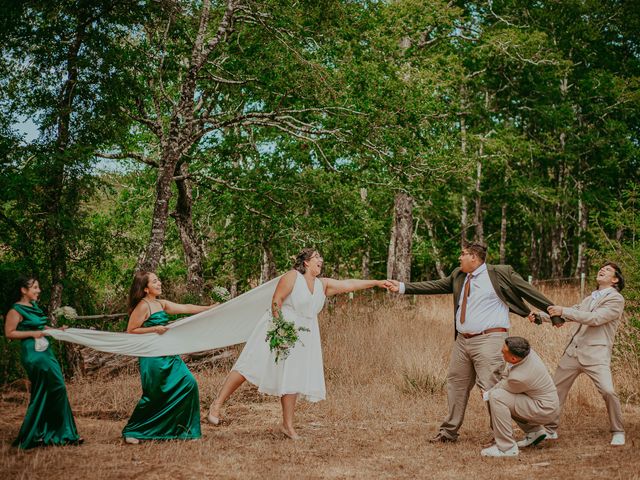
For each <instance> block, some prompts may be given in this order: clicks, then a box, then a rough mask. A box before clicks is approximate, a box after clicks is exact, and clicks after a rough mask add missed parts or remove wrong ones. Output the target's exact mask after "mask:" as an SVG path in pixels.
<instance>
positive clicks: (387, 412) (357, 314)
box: [0, 288, 640, 480]
mask: <svg viewBox="0 0 640 480" xmlns="http://www.w3.org/2000/svg"><path fill="white" fill-rule="evenodd" d="M548 293H549V294H550V295H551V297H552V298H554V299H556V301H558V303H561V304H571V303H574V302H575V300H577V296H578V295H577V292H576V291H575V290H574V289H571V288H563V289H557V290H554V291H550V292H548ZM342 301H344V300H342ZM451 303H452V302H451V298H450V297H447V296H442V297H419V298H418V299H417V303H416V305H409V304H407V303H404V302H398V303H395V302H393V301H390V300H389V299H388V298H385V297H382V296H376V297H375V298H374V299H373V300H372V299H370V298H368V297H366V296H361V297H359V298H357V299H356V301H354V302H352V303H349V304H341V303H339V304H338V305H336V306H335V309H327V311H325V312H324V313H323V315H322V316H321V319H320V321H321V328H322V336H323V345H324V355H325V374H326V380H327V395H328V398H327V400H326V401H324V402H320V403H317V404H307V403H301V404H299V408H298V410H297V414H296V423H297V427H298V432H299V433H300V434H301V435H302V436H303V439H302V440H300V441H298V442H292V441H290V440H286V439H285V438H284V437H283V436H282V435H280V434H278V433H275V430H274V427H275V426H276V424H277V423H278V421H279V419H280V406H279V402H278V400H277V399H274V398H272V397H266V396H262V395H260V394H258V393H257V392H256V390H255V389H254V388H253V387H251V386H243V387H242V388H241V389H240V390H239V391H238V392H236V394H235V395H234V397H232V399H231V400H230V402H229V403H228V405H227V408H226V410H225V412H224V415H225V418H226V419H227V424H226V425H224V426H221V427H213V426H209V425H207V424H206V423H205V424H203V438H202V440H199V441H189V442H179V441H169V442H147V443H144V444H141V445H138V446H129V445H124V444H123V442H122V440H121V438H120V431H121V429H122V427H123V426H124V424H125V423H126V420H127V418H128V416H129V415H130V414H131V412H132V410H133V407H134V406H135V404H136V402H137V400H138V397H139V395H140V386H139V378H138V376H137V374H136V373H135V372H130V373H127V374H123V375H120V376H119V377H117V378H111V379H109V378H88V379H83V380H79V381H74V382H70V383H69V384H68V389H69V396H70V400H71V403H72V406H73V410H74V413H75V415H76V421H77V424H78V428H79V430H80V433H81V434H82V435H83V436H84V438H85V440H86V442H85V444H84V445H82V446H80V447H63V448H44V449H35V450H31V451H28V452H21V451H17V450H16V449H13V448H11V447H10V442H11V440H12V439H13V437H14V436H15V435H16V433H17V431H18V428H19V426H20V423H21V421H22V418H23V415H24V412H25V410H26V406H27V403H28V392H27V391H26V382H25V383H22V384H17V385H14V386H13V387H12V388H9V389H5V390H4V391H2V392H1V393H0V407H1V412H2V415H0V465H1V466H0V478H3V479H4V478H12V479H13V478H15V479H23V478H24V479H37V478H47V479H51V480H53V479H58V478H60V479H66V480H69V479H73V478H145V479H146V478H149V479H153V478H174V479H191V478H193V479H198V478H261V479H270V478H393V479H395V478H439V479H440V478H442V479H446V478H455V479H459V478H473V479H474V480H476V479H483V478H495V477H505V476H508V477H507V478H547V479H555V478H563V479H568V478H581V479H586V478H604V477H606V478H608V479H629V478H640V453H639V452H640V450H639V449H638V446H639V444H640V407H639V406H638V405H637V401H638V393H637V392H638V390H639V389H640V386H639V384H640V381H639V380H638V378H639V375H640V371H638V359H637V358H635V357H634V358H628V359H625V358H622V359H620V360H618V361H617V362H616V364H615V368H614V371H615V381H616V386H617V388H618V391H619V392H620V394H621V399H622V401H623V411H624V418H625V423H626V428H627V445H626V446H625V447H621V448H612V447H610V446H609V440H610V433H609V431H608V430H609V428H608V421H607V415H606V410H605V407H604V403H603V401H602V399H601V397H600V396H599V395H598V393H597V392H596V390H595V388H594V387H593V386H592V385H591V384H590V383H589V382H588V381H587V380H586V379H585V378H581V379H579V381H578V382H577V383H576V385H575V386H574V388H573V390H572V391H571V393H570V395H569V401H568V404H567V406H566V408H565V411H564V413H563V418H562V424H561V427H560V430H559V435H560V438H559V439H558V440H556V441H547V442H543V443H542V445H541V446H540V447H537V448H533V449H527V450H523V451H522V452H521V454H520V456H519V457H518V458H516V459H484V458H481V457H480V455H479V452H480V449H481V446H480V445H481V444H482V443H483V442H484V441H486V440H488V439H489V438H490V431H489V428H488V418H487V414H486V409H485V406H484V404H483V402H482V401H481V399H480V394H479V392H478V390H475V391H474V392H473V393H472V398H471V401H470V404H469V408H468V410H467V416H466V419H465V423H464V425H463V427H462V429H461V437H460V439H459V441H458V442H457V443H455V444H447V445H441V444H438V445H433V444H430V443H428V441H427V440H428V439H429V438H430V437H432V436H433V435H434V434H435V433H436V432H437V428H438V425H439V423H440V421H441V420H442V418H443V417H444V415H445V413H446V409H447V407H446V397H445V395H444V385H445V376H446V368H447V363H448V354H449V352H450V350H451V346H452V343H453V329H452V325H451V323H452V320H451V315H452V313H451V310H452V306H451ZM512 323H513V329H512V332H511V333H512V334H515V335H522V336H525V337H527V338H529V339H530V341H531V343H532V345H533V347H534V349H536V350H537V351H538V352H539V353H540V354H541V356H542V357H543V358H544V360H545V361H546V362H547V365H548V366H549V367H550V370H551V371H553V369H554V367H555V364H556V363H557V360H558V358H559V356H560V355H561V353H562V350H563V347H564V345H565V344H566V342H567V340H568V339H567V335H568V329H567V328H563V329H559V330H558V329H552V328H551V327H549V326H545V327H536V326H534V325H530V324H528V322H526V321H525V320H523V319H520V318H515V317H514V318H513V319H512ZM229 368H230V364H225V365H220V366H219V367H218V368H217V369H213V370H207V371H199V372H195V374H196V377H197V379H198V381H199V384H200V396H201V402H202V413H203V418H204V415H205V413H206V407H207V406H208V404H209V403H210V401H211V400H212V399H213V397H214V395H215V392H216V391H217V389H218V388H219V386H220V385H221V383H222V381H223V379H224V376H225V374H226V372H227V371H228V369H229ZM634 401H635V402H636V403H634ZM519 433H520V432H519ZM520 434H521V433H520Z"/></svg>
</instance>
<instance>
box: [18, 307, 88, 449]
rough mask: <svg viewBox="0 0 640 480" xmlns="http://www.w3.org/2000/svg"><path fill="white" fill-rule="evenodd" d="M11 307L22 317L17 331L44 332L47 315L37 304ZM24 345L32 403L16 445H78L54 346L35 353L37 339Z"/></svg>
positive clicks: (23, 352)
mask: <svg viewBox="0 0 640 480" xmlns="http://www.w3.org/2000/svg"><path fill="white" fill-rule="evenodd" d="M12 308H13V309H14V310H16V311H17V312H18V313H19V314H20V315H22V321H21V322H20V323H18V326H17V327H16V330H18V331H21V332H22V331H27V330H44V326H45V325H46V323H47V316H46V315H45V314H44V312H43V311H42V310H41V309H40V307H38V305H37V304H36V303H35V302H34V303H33V304H32V306H26V305H20V304H18V303H16V304H14V305H13V307H12ZM21 342H22V343H21V352H20V358H21V360H22V365H23V366H24V368H25V370H26V371H27V374H28V376H29V380H30V381H31V400H30V401H29V407H28V408H27V414H26V415H25V417H24V422H22V427H20V432H19V433H18V438H16V440H15V441H14V442H13V445H14V446H15V447H19V448H23V449H27V448H33V447H39V446H43V445H68V444H77V443H79V441H80V437H79V436H78V431H77V429H76V423H75V421H74V420H73V414H72V413H71V405H69V399H68V398H67V389H66V387H65V385H64V378H63V376H62V370H61V369H60V364H59V363H58V360H57V359H56V357H55V356H54V354H53V352H52V351H51V347H49V348H47V349H46V350H45V351H44V352H36V350H35V348H34V344H35V339H33V338H24V339H22V341H21Z"/></svg>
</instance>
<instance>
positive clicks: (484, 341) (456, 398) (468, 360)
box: [440, 332, 508, 440]
mask: <svg viewBox="0 0 640 480" xmlns="http://www.w3.org/2000/svg"><path fill="white" fill-rule="evenodd" d="M507 335H508V334H507V333H506V332H496V333H488V334H486V335H478V336H477V337H473V338H468V339H467V338H464V337H463V336H462V335H458V338H457V339H456V341H455V343H454V344H453V350H452V352H451V358H450V360H449V373H448V375H447V402H448V405H449V413H448V415H447V418H445V420H444V422H442V424H441V425H440V434H441V435H443V436H445V437H447V438H449V439H451V440H456V439H457V438H458V430H459V429H460V426H461V425H462V421H463V420H464V413H465V410H466V409H467V402H468V401H469V393H470V392H471V389H472V388H473V386H474V385H476V384H477V385H478V387H480V388H481V389H482V390H485V391H486V390H489V389H490V388H491V387H493V386H494V385H495V384H496V383H498V380H499V379H500V375H501V374H502V371H503V370H504V358H503V357H502V345H504V339H505V338H507Z"/></svg>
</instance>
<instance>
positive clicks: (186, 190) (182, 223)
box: [171, 163, 205, 298]
mask: <svg viewBox="0 0 640 480" xmlns="http://www.w3.org/2000/svg"><path fill="white" fill-rule="evenodd" d="M188 173H189V172H188V166H187V164H186V163H181V164H180V166H179V167H178V169H177V171H176V176H177V177H178V179H177V180H176V187H177V189H178V199H177V202H176V209H175V211H174V212H173V213H172V214H171V216H172V217H173V219H174V220H175V222H176V225H177V227H178V232H179V233H180V240H181V241H182V249H183V250H184V259H185V263H186V264H187V286H188V288H189V292H191V293H193V294H195V295H196V296H197V297H198V298H202V293H203V289H204V277H203V273H204V268H203V266H202V263H203V260H204V256H205V253H204V248H203V247H202V244H201V242H200V241H199V239H198V237H197V235H196V232H195V228H194V226H193V216H192V206H193V194H192V190H191V181H190V180H189V179H188V178H187V175H188Z"/></svg>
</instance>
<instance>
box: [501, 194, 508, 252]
mask: <svg viewBox="0 0 640 480" xmlns="http://www.w3.org/2000/svg"><path fill="white" fill-rule="evenodd" d="M500 263H501V264H503V265H504V264H505V263H507V204H506V203H503V204H502V220H501V222H500Z"/></svg>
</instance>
